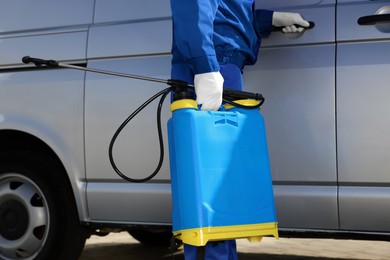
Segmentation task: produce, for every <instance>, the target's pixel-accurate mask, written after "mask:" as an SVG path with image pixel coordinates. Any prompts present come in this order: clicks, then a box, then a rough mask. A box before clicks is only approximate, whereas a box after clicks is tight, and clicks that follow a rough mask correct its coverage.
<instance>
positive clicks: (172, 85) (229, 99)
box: [22, 56, 264, 183]
mask: <svg viewBox="0 0 390 260" xmlns="http://www.w3.org/2000/svg"><path fill="white" fill-rule="evenodd" d="M22 61H23V63H25V64H29V63H33V64H35V66H37V67H42V66H47V67H62V68H68V69H75V70H82V71H86V72H92V73H99V74H105V75H110V76H116V77H124V78H130V79H137V80H143V81H149V82H156V83H162V84H167V85H169V87H168V88H166V89H163V90H162V91H160V92H158V93H156V94H155V95H153V96H152V97H150V98H149V99H148V100H147V101H145V102H144V103H143V104H142V105H141V106H140V107H138V108H137V109H136V110H135V111H134V112H133V113H131V115H129V116H128V117H127V118H126V120H124V121H123V123H122V124H121V125H120V126H119V128H118V129H117V130H116V132H115V134H114V135H113V137H112V138H111V141H110V145H109V149H108V156H109V159H110V163H111V166H112V167H113V169H114V170H115V172H116V173H117V174H118V175H119V176H120V177H121V178H122V179H124V180H126V181H129V182H135V183H141V182H146V181H149V180H150V179H152V178H154V176H156V174H157V173H158V172H159V171H160V169H161V166H162V163H163V161H164V143H163V136H162V131H161V110H162V105H163V103H164V100H165V98H166V96H167V95H168V94H169V93H170V92H171V91H173V92H174V93H175V95H176V96H180V95H184V96H186V95H187V96H188V94H189V93H191V92H189V91H188V89H193V88H194V85H192V84H189V83H187V82H185V81H181V80H173V79H168V80H164V79H159V78H153V77H145V76H139V75H133V74H126V73H118V72H113V71H107V70H100V69H93V68H86V67H83V66H76V65H71V64H67V63H60V62H58V61H56V60H51V59H50V60H44V59H40V58H32V57H30V56H24V57H23V58H22ZM160 96H161V98H160V101H159V104H158V107H157V128H158V137H159V143H160V159H159V162H158V165H157V167H156V169H155V170H154V171H153V173H152V174H150V175H149V176H147V177H145V178H143V179H134V178H130V177H128V176H126V175H125V174H123V173H122V172H121V171H120V170H119V168H118V167H117V166H116V164H115V161H114V157H113V152H112V151H113V148H114V144H115V141H116V139H117V137H118V136H119V134H120V133H121V131H122V130H123V129H124V128H125V127H126V125H127V124H128V123H129V122H130V121H131V120H132V119H133V118H134V117H135V116H136V115H137V114H138V113H139V112H141V111H142V110H143V109H144V108H145V107H146V106H148V105H149V104H150V103H151V102H153V101H154V100H155V99H157V98H158V97H160ZM190 96H191V98H193V95H192V94H190ZM239 99H254V100H258V101H259V104H258V105H255V106H253V107H251V106H249V107H248V106H245V108H259V107H261V105H263V103H264V97H263V95H261V94H258V93H251V92H245V91H238V90H232V89H226V88H225V89H224V90H223V100H224V102H226V103H229V104H231V105H233V106H236V107H242V105H240V104H238V103H236V102H234V100H239Z"/></svg>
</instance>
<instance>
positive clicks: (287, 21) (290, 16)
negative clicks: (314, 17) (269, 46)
mask: <svg viewBox="0 0 390 260" xmlns="http://www.w3.org/2000/svg"><path fill="white" fill-rule="evenodd" d="M272 25H273V26H276V27H284V28H283V29H282V31H283V32H284V33H296V32H302V31H303V30H305V28H302V27H309V26H310V24H309V22H308V21H306V20H304V19H303V18H302V16H301V15H300V14H299V13H287V12H274V15H273V17H272ZM296 25H299V26H302V27H297V26H296Z"/></svg>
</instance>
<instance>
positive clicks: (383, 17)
mask: <svg viewBox="0 0 390 260" xmlns="http://www.w3.org/2000/svg"><path fill="white" fill-rule="evenodd" d="M357 22H358V24H359V25H375V24H376V23H380V22H388V23H390V14H376V15H368V16H362V17H360V18H359V19H358V21H357Z"/></svg>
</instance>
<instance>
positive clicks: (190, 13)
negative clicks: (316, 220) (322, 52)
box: [171, 0, 273, 260]
mask: <svg viewBox="0 0 390 260" xmlns="http://www.w3.org/2000/svg"><path fill="white" fill-rule="evenodd" d="M171 10H172V18H173V43H172V71H171V78H172V79H176V80H183V81H186V82H189V83H193V81H194V75H195V74H199V73H206V72H216V71H220V73H221V74H222V76H223V78H224V87H227V88H231V89H237V90H242V88H243V86H242V85H243V84H242V78H241V72H242V70H243V69H244V67H245V65H251V64H254V63H255V62H256V60H257V55H258V52H259V48H260V43H261V38H262V37H265V36H268V35H269V34H270V33H271V30H272V15H273V11H269V10H255V7H254V0H171ZM201 251H203V250H201ZM204 251H205V252H204V253H205V254H204V255H205V259H223V260H236V259H237V252H236V243H235V241H234V240H231V241H223V242H220V243H208V244H207V245H206V247H205V250H204ZM198 252H199V250H198V248H196V247H193V246H190V245H185V246H184V254H185V259H186V260H192V259H194V260H196V259H198V258H197V257H198V256H197V255H198Z"/></svg>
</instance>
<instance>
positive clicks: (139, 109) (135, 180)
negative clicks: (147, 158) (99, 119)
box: [108, 87, 172, 183]
mask: <svg viewBox="0 0 390 260" xmlns="http://www.w3.org/2000/svg"><path fill="white" fill-rule="evenodd" d="M171 91H172V87H169V88H166V89H164V90H162V91H160V92H158V93H157V94H155V95H154V96H153V97H151V98H149V99H148V100H147V101H146V102H145V103H143V104H142V105H141V106H140V107H138V108H137V109H136V110H135V111H134V112H133V113H131V115H130V116H129V117H128V118H126V120H125V121H123V123H122V124H121V125H120V126H119V128H118V129H117V130H116V132H115V134H114V135H113V137H112V138H111V141H110V146H109V148H108V156H109V158H110V163H111V166H112V168H113V169H114V170H115V172H116V173H117V174H118V175H119V176H120V177H121V178H122V179H124V180H126V181H129V182H135V183H140V182H147V181H149V180H150V179H152V178H154V176H156V174H157V173H158V172H159V171H160V169H161V166H162V164H163V161H164V139H163V135H162V131H161V109H162V105H163V103H164V100H165V98H166V96H167V95H168V94H169V93H170V92H171ZM159 96H161V98H160V102H159V103H158V107H157V132H158V140H159V145H160V160H159V162H158V165H157V167H156V169H155V170H154V171H153V173H152V174H150V175H149V176H148V177H145V178H143V179H134V178H130V177H128V176H126V175H125V174H123V173H122V172H121V171H120V170H119V169H118V167H117V166H116V164H115V161H114V156H113V153H112V151H113V148H114V143H115V141H116V139H117V137H118V136H119V134H120V133H121V132H122V130H123V129H124V128H125V127H126V125H127V124H128V123H129V122H130V121H131V120H132V119H133V118H134V117H135V116H136V115H137V114H138V113H139V112H141V111H142V110H143V109H144V108H145V107H147V106H148V105H149V104H150V103H151V102H152V101H154V100H155V99H156V98H158V97H159Z"/></svg>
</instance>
